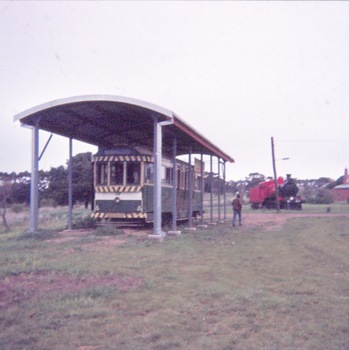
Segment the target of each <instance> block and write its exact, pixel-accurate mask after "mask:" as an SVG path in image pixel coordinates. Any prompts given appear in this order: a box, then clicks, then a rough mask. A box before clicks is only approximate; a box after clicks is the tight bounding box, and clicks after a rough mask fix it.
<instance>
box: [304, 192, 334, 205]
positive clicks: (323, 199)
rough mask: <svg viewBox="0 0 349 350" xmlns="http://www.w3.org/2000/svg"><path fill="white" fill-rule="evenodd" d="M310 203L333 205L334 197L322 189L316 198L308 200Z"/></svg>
mask: <svg viewBox="0 0 349 350" xmlns="http://www.w3.org/2000/svg"><path fill="white" fill-rule="evenodd" d="M308 203H312V204H331V203H333V197H332V194H331V192H330V191H328V190H325V189H321V190H319V192H318V193H317V195H316V196H315V198H311V199H309V200H308Z"/></svg>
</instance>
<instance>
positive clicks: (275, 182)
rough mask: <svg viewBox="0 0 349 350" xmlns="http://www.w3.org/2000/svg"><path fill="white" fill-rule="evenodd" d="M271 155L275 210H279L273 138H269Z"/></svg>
mask: <svg viewBox="0 0 349 350" xmlns="http://www.w3.org/2000/svg"><path fill="white" fill-rule="evenodd" d="M271 155H272V159H273V170H274V185H275V196H276V211H277V212H279V211H280V202H279V187H278V180H277V175H276V166H275V151H274V138H273V137H272V138H271Z"/></svg>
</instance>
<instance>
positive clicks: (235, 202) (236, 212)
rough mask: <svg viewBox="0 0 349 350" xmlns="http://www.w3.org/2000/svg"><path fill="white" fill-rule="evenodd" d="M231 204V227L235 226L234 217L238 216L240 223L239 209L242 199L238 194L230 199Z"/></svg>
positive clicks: (240, 223)
mask: <svg viewBox="0 0 349 350" xmlns="http://www.w3.org/2000/svg"><path fill="white" fill-rule="evenodd" d="M231 204H232V206H233V211H234V215H233V227H235V222H236V217H238V218H239V225H240V226H241V225H242V220H241V210H242V201H241V199H240V195H239V194H237V195H236V198H235V199H234V200H233V201H232V203H231Z"/></svg>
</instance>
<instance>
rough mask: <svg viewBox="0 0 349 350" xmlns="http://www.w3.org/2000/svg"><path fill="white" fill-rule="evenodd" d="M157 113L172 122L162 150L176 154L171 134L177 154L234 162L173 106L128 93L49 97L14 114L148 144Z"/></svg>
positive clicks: (69, 133) (82, 133) (108, 141)
mask: <svg viewBox="0 0 349 350" xmlns="http://www.w3.org/2000/svg"><path fill="white" fill-rule="evenodd" d="M154 117H156V118H157V120H158V122H171V121H173V123H172V124H169V125H166V126H165V127H164V128H163V146H162V149H163V153H164V154H169V155H171V154H172V145H173V141H172V139H173V137H171V136H176V139H177V154H178V155H185V154H188V153H189V146H191V151H192V153H193V154H195V153H198V154H201V153H202V154H208V155H214V156H217V157H220V158H222V159H223V160H224V161H228V162H234V159H233V158H231V157H230V156H229V155H227V154H226V153H225V152H223V151H222V150H220V149H219V148H218V147H216V146H215V145H214V144H213V143H212V142H210V141H209V140H208V139H207V138H205V137H204V136H202V135H200V134H199V133H198V132H197V131H196V130H194V129H193V128H192V127H190V126H189V125H188V124H187V123H185V122H184V121H183V120H182V119H181V118H179V117H178V116H177V115H176V114H175V113H174V112H172V111H170V110H168V109H165V108H163V107H159V106H157V105H154V104H151V103H148V102H145V101H140V100H136V99H132V98H128V97H121V96H113V95H85V96H75V97H68V98H64V99H59V100H54V101H50V102H47V103H44V104H41V105H39V106H36V107H33V108H30V109H28V110H26V111H23V112H21V113H19V114H17V115H15V116H14V121H18V120H19V121H20V122H21V123H22V124H25V125H30V126H34V125H35V122H36V120H37V119H38V118H39V120H40V121H39V128H40V129H42V130H45V131H48V132H51V133H54V134H59V135H61V136H65V137H69V138H72V139H76V140H79V141H83V142H86V143H89V144H93V145H96V146H100V147H106V148H112V147H117V146H129V147H135V146H144V147H149V148H150V149H152V148H153V136H154Z"/></svg>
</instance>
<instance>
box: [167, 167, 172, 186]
mask: <svg viewBox="0 0 349 350" xmlns="http://www.w3.org/2000/svg"><path fill="white" fill-rule="evenodd" d="M165 172H166V174H165V183H166V184H168V185H172V184H173V180H172V179H173V171H172V168H166V170H165Z"/></svg>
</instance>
